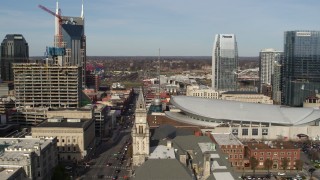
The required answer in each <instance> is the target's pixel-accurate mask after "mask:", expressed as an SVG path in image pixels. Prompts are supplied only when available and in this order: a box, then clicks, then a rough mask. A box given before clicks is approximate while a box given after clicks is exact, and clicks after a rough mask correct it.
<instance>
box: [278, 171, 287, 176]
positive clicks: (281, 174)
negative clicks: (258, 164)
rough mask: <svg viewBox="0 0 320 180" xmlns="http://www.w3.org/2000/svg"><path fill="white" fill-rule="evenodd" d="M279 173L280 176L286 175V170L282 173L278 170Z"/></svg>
mask: <svg viewBox="0 0 320 180" xmlns="http://www.w3.org/2000/svg"><path fill="white" fill-rule="evenodd" d="M278 175H279V176H285V175H286V173H285V172H282V173H281V172H278Z"/></svg>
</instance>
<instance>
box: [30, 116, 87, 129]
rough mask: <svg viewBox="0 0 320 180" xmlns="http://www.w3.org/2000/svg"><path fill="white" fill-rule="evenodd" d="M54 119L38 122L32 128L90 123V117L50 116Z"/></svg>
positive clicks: (82, 125)
mask: <svg viewBox="0 0 320 180" xmlns="http://www.w3.org/2000/svg"><path fill="white" fill-rule="evenodd" d="M52 119H56V121H54V120H49V119H48V120H46V121H44V122H43V123H41V124H39V125H38V126H37V127H33V128H47V127H53V128H54V127H66V128H83V127H85V126H86V124H88V123H90V122H91V120H92V119H70V118H69V119H65V118H63V119H61V120H59V118H52Z"/></svg>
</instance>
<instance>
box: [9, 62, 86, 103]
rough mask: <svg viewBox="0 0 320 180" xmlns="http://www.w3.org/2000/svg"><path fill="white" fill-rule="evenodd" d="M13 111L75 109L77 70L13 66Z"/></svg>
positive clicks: (78, 84) (78, 93) (78, 90)
mask: <svg viewBox="0 0 320 180" xmlns="http://www.w3.org/2000/svg"><path fill="white" fill-rule="evenodd" d="M13 72H14V85H15V91H16V92H15V93H16V98H17V100H16V107H32V108H35V107H49V108H79V107H80V102H81V91H82V87H81V86H82V84H81V81H82V79H81V77H82V74H81V73H82V71H81V67H78V66H56V65H45V64H35V63H28V64H27V63H23V64H13Z"/></svg>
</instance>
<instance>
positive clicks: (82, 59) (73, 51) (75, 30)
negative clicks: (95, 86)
mask: <svg viewBox="0 0 320 180" xmlns="http://www.w3.org/2000/svg"><path fill="white" fill-rule="evenodd" d="M56 14H57V15H59V16H61V13H60V9H59V3H58V1H57V3H56ZM61 19H62V22H59V18H57V17H56V18H55V46H56V47H59V46H62V47H64V48H65V52H66V54H65V56H64V57H63V60H62V61H63V63H62V64H63V65H67V66H81V67H82V87H84V86H85V76H86V36H85V30H84V29H85V27H84V7H83V1H82V5H81V14H80V17H73V16H61ZM59 28H60V31H61V35H62V37H60V34H59ZM59 38H61V40H59ZM60 41H61V45H59V42H60Z"/></svg>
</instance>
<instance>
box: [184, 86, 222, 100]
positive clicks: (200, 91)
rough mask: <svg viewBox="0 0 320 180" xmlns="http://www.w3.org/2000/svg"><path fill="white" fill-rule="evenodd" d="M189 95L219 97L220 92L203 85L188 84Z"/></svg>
mask: <svg viewBox="0 0 320 180" xmlns="http://www.w3.org/2000/svg"><path fill="white" fill-rule="evenodd" d="M186 95H187V96H195V97H202V98H211V99H219V98H220V97H219V92H218V91H216V90H214V89H211V88H209V87H201V86H198V85H189V86H187V92H186Z"/></svg>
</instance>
